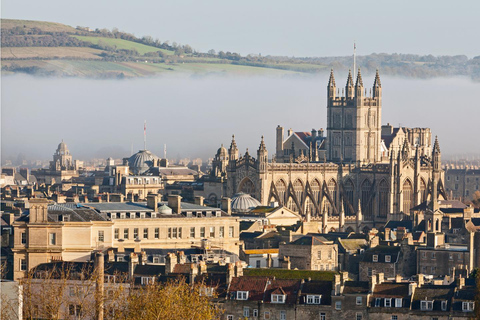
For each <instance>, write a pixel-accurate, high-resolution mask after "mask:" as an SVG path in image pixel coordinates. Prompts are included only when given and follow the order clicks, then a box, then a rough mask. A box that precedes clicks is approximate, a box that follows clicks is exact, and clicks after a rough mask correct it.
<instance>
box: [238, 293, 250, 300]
mask: <svg viewBox="0 0 480 320" xmlns="http://www.w3.org/2000/svg"><path fill="white" fill-rule="evenodd" d="M237 300H248V291H237Z"/></svg>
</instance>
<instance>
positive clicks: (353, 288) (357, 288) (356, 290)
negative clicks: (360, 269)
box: [343, 281, 370, 294]
mask: <svg viewBox="0 0 480 320" xmlns="http://www.w3.org/2000/svg"><path fill="white" fill-rule="evenodd" d="M369 291H370V284H369V282H368V281H346V282H345V286H344V288H343V294H367V293H368V292H369Z"/></svg>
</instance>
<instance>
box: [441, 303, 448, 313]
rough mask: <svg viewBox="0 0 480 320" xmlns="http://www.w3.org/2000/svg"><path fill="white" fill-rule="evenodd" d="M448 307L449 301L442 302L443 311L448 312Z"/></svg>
mask: <svg viewBox="0 0 480 320" xmlns="http://www.w3.org/2000/svg"><path fill="white" fill-rule="evenodd" d="M447 306H448V301H447V300H444V301H442V311H447Z"/></svg>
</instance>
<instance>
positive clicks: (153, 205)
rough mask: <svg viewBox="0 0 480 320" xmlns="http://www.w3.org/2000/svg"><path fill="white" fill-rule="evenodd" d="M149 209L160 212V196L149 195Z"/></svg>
mask: <svg viewBox="0 0 480 320" xmlns="http://www.w3.org/2000/svg"><path fill="white" fill-rule="evenodd" d="M147 207H148V208H150V209H152V210H153V211H155V212H157V211H158V195H156V194H149V195H148V196H147Z"/></svg>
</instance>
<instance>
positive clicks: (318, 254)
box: [317, 251, 322, 260]
mask: <svg viewBox="0 0 480 320" xmlns="http://www.w3.org/2000/svg"><path fill="white" fill-rule="evenodd" d="M317 259H318V260H320V259H322V251H318V252H317Z"/></svg>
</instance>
